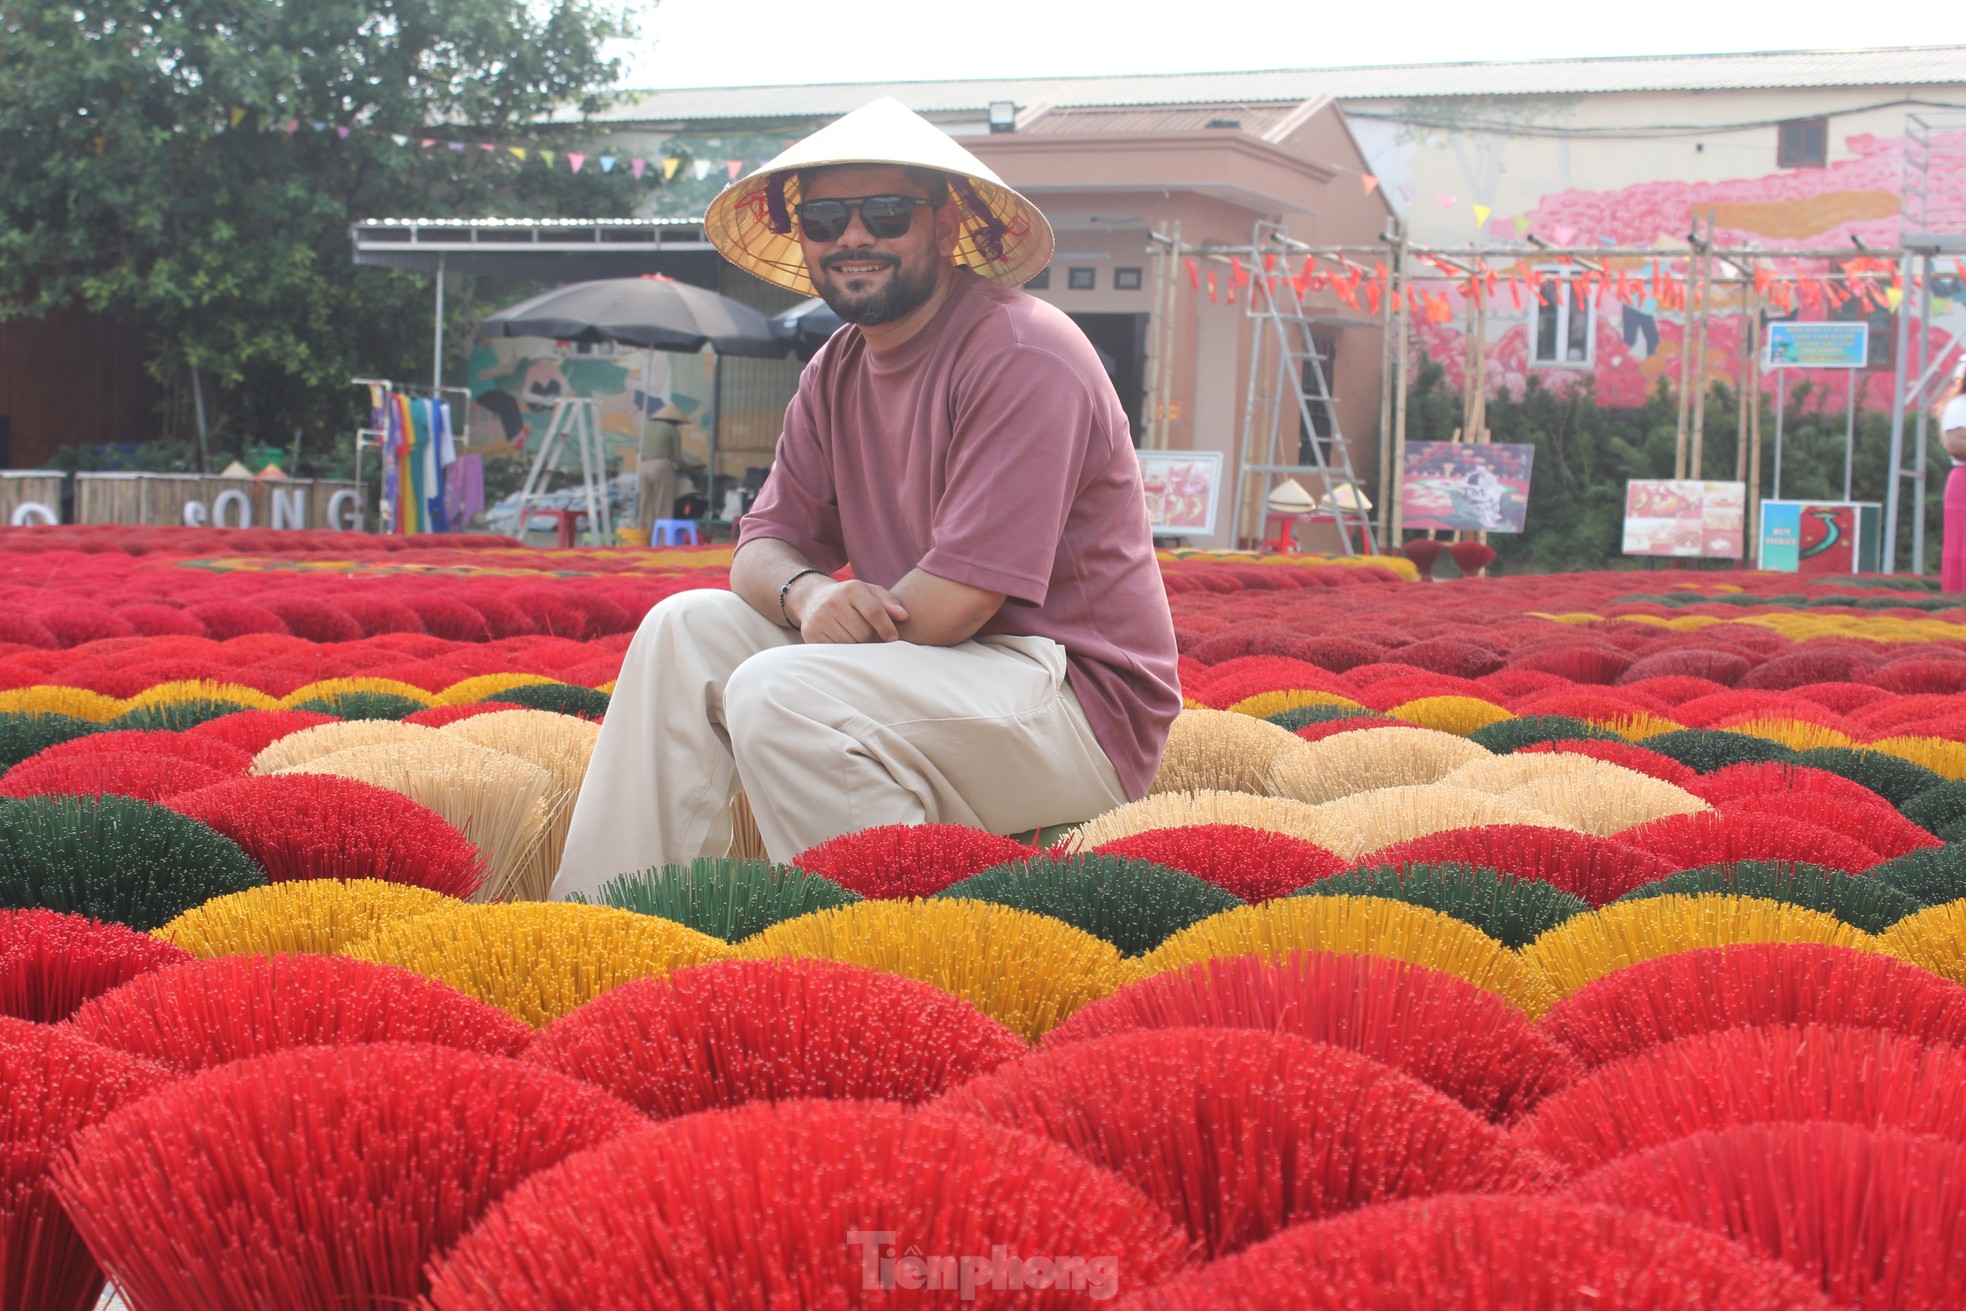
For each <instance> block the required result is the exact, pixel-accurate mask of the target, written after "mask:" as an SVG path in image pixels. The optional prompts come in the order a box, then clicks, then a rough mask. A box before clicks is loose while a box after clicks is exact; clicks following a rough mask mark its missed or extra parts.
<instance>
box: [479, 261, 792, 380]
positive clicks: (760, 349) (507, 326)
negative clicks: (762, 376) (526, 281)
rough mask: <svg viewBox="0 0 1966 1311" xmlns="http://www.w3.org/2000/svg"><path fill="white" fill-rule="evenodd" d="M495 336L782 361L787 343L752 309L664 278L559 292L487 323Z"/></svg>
mask: <svg viewBox="0 0 1966 1311" xmlns="http://www.w3.org/2000/svg"><path fill="white" fill-rule="evenodd" d="M485 330H486V331H487V332H489V333H490V334H491V335H493V336H495V337H551V338H553V339H554V340H555V341H580V342H596V341H612V342H619V343H620V344H622V345H624V346H641V347H644V348H647V349H650V350H660V351H688V352H694V351H699V350H702V349H703V347H705V346H706V345H707V346H709V347H710V348H711V349H712V350H714V351H716V352H717V353H718V354H719V355H748V356H753V357H756V358H761V359H776V358H778V357H780V356H783V355H784V354H785V349H786V347H785V342H784V340H783V339H781V338H779V337H777V336H775V335H773V333H772V330H771V324H770V323H769V322H768V321H767V320H766V319H765V316H764V315H762V314H760V313H758V312H757V311H756V310H754V309H752V308H751V307H750V306H748V305H744V304H741V303H739V302H737V301H734V300H732V299H731V298H730V297H728V296H720V295H718V294H717V293H716V292H714V291H707V290H705V289H704V288H702V287H693V286H691V285H690V284H689V283H687V282H677V281H675V280H674V279H672V278H666V277H662V276H661V275H659V274H652V275H644V276H643V277H639V278H606V279H603V280H602V281H599V282H576V283H572V284H570V285H568V286H565V287H556V288H554V289H553V290H552V291H549V292H547V293H545V294H544V295H541V296H534V297H533V298H532V299H531V300H528V301H521V302H520V303H519V304H517V305H514V306H512V307H511V308H510V309H504V310H500V311H499V312H498V313H496V314H493V315H491V316H490V317H489V318H487V319H486V320H485Z"/></svg>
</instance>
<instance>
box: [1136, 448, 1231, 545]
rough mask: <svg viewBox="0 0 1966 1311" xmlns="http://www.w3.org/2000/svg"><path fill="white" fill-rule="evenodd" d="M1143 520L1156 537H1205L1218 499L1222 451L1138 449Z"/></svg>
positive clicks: (1213, 519)
mask: <svg viewBox="0 0 1966 1311" xmlns="http://www.w3.org/2000/svg"><path fill="white" fill-rule="evenodd" d="M1138 454H1139V456H1140V481H1141V482H1142V483H1143V484H1144V485H1145V486H1146V489H1147V522H1148V523H1149V524H1151V525H1153V529H1154V536H1156V537H1207V536H1210V535H1211V534H1213V533H1214V532H1215V512H1216V510H1217V508H1218V507H1219V506H1220V504H1221V501H1222V452H1220V451H1140V452H1138Z"/></svg>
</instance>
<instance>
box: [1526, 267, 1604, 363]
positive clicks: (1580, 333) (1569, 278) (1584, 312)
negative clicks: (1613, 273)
mask: <svg viewBox="0 0 1966 1311" xmlns="http://www.w3.org/2000/svg"><path fill="white" fill-rule="evenodd" d="M1536 276H1537V282H1536V296H1535V300H1534V303H1533V305H1532V306H1531V309H1530V320H1529V341H1530V345H1531V346H1532V347H1533V349H1532V350H1531V352H1530V359H1531V361H1532V362H1533V363H1535V364H1539V365H1544V366H1546V367H1550V368H1559V369H1561V368H1571V369H1582V368H1589V367H1590V364H1591V359H1592V356H1593V353H1594V346H1595V342H1596V338H1597V306H1596V305H1595V304H1594V303H1593V301H1592V298H1591V296H1590V295H1589V293H1587V292H1586V291H1585V290H1584V282H1583V278H1582V276H1581V275H1580V274H1579V272H1578V271H1577V270H1576V269H1572V268H1554V269H1538V270H1537V271H1536Z"/></svg>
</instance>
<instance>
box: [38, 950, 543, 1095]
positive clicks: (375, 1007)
mask: <svg viewBox="0 0 1966 1311" xmlns="http://www.w3.org/2000/svg"><path fill="white" fill-rule="evenodd" d="M72 1023H73V1025H74V1027H75V1029H76V1031H77V1032H78V1033H80V1034H82V1035H83V1036H84V1037H86V1038H89V1039H92V1040H93V1041H95V1042H98V1043H101V1044H102V1045H103V1046H105V1047H113V1048H116V1049H117V1050H119V1051H126V1052H130V1053H132V1054H133V1055H138V1056H142V1057H145V1058H147V1059H149V1060H152V1061H155V1062H157V1063H158V1064H159V1065H163V1066H166V1067H168V1068H170V1069H173V1070H177V1071H180V1072H182V1073H187V1074H188V1073H190V1072H192V1071H194V1070H202V1069H205V1068H206V1067H208V1066H213V1065H223V1064H224V1063H225V1062H227V1061H236V1060H241V1059H243V1058H245V1057H247V1056H261V1055H266V1054H268V1053H270V1052H276V1051H284V1050H286V1049H288V1048H290V1047H329V1046H347V1045H350V1044H353V1043H377V1042H417V1043H434V1044H436V1045H439V1046H444V1047H459V1048H463V1049H466V1050H469V1051H478V1052H485V1053H488V1054H490V1055H495V1056H517V1055H518V1054H519V1053H520V1052H521V1051H523V1050H524V1049H525V1047H526V1045H527V1043H528V1042H530V1041H531V1038H532V1030H531V1029H530V1028H529V1027H527V1025H526V1024H525V1023H523V1022H522V1021H520V1020H517V1019H515V1018H513V1017H512V1016H510V1015H507V1014H506V1013H505V1012H504V1011H501V1010H499V1009H498V1008H497V1007H494V1006H489V1005H487V1004H486V1003H484V1002H481V1001H479V1000H478V999H477V998H475V997H467V996H465V995H464V994H463V993H461V992H459V991H458V990H457V989H455V988H453V987H451V986H449V985H448V984H445V983H440V982H438V981H437V980H435V979H429V978H425V977H424V976H422V975H420V974H413V973H411V972H410V971H408V970H405V969H401V968H399V967H397V966H394V965H380V964H377V963H375V962H373V961H365V960H355V959H352V958H350V957H345V956H316V955H310V954H304V953H292V954H286V955H279V956H259V955H245V956H221V957H219V958H217V959H215V960H198V961H189V962H187V963H186V964H182V965H174V966H171V967H169V968H167V969H161V970H156V971H153V972H152V973H149V974H146V975H144V976H143V977H141V978H138V979H135V980H133V981H131V982H129V983H126V984H124V985H123V986H122V987H120V988H117V989H115V990H114V991H112V992H106V993H104V994H103V995H102V996H100V997H97V998H95V999H94V1000H93V1001H91V1002H89V1003H88V1004H86V1005H84V1006H83V1007H82V1008H81V1009H80V1010H78V1011H77V1012H76V1013H75V1018H74V1020H73V1021H72Z"/></svg>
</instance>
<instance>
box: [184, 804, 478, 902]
mask: <svg viewBox="0 0 1966 1311" xmlns="http://www.w3.org/2000/svg"><path fill="white" fill-rule="evenodd" d="M170 806H171V809H173V810H175V811H177V812H178V813H179V814H182V815H188V816H190V817H191V818H192V819H195V820H197V821H198V822H199V823H201V824H205V825H207V826H209V827H211V828H214V829H216V830H218V831H219V832H220V833H223V834H224V835H225V836H226V837H228V838H230V839H232V841H234V842H236V843H238V844H239V846H240V847H242V848H244V849H245V852H246V854H247V855H249V856H251V857H252V858H253V860H254V861H256V862H257V863H258V864H259V865H260V867H261V868H262V869H264V870H265V871H266V876H267V878H268V879H270V880H271V881H272V882H275V883H285V882H289V881H292V880H296V879H356V878H363V879H381V880H383V881H385V882H388V883H402V884H407V885H409V886H411V887H418V888H429V889H430V890H431V891H433V892H441V893H444V894H445V895H447V896H452V897H469V896H470V895H471V894H472V893H474V892H476V891H477V890H478V889H479V887H480V886H482V885H483V883H484V881H485V861H484V857H483V856H482V855H481V854H480V853H479V851H478V848H477V847H475V846H473V845H472V843H471V840H470V839H469V838H467V837H465V836H464V834H463V833H462V832H461V831H459V830H458V829H457V827H456V826H454V825H452V824H451V823H449V822H448V821H446V820H445V819H444V818H443V816H441V815H439V814H437V813H436V812H435V811H433V810H430V809H429V808H428V807H425V806H421V805H418V804H417V803H416V802H414V801H412V800H410V799H409V798H408V797H406V796H404V795H403V794H402V793H400V792H393V791H390V790H389V789H388V788H382V787H377V786H375V785H374V784H371V783H364V782H361V781H359V780H357V779H351V778H339V777H335V776H333V775H328V774H281V775H254V776H252V777H248V778H236V779H230V780H225V781H222V782H219V783H217V784H215V785H213V786H211V787H207V788H201V789H199V790H198V791H195V792H187V793H184V794H183V795H180V796H175V797H172V798H171V799H170Z"/></svg>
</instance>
